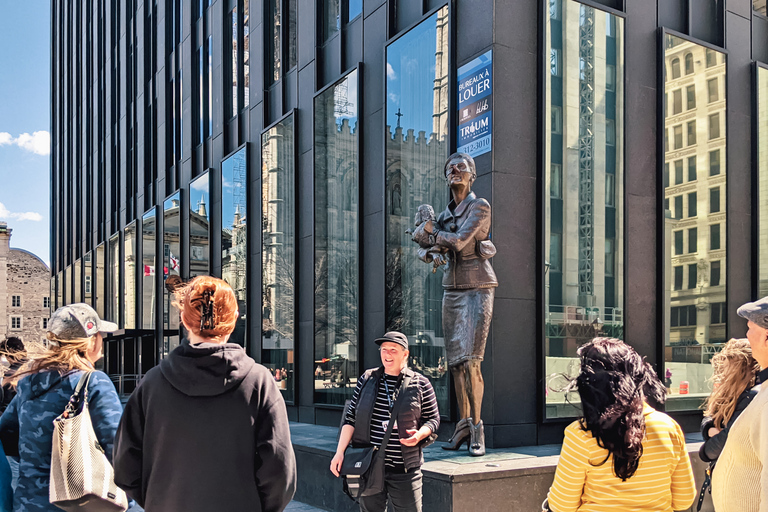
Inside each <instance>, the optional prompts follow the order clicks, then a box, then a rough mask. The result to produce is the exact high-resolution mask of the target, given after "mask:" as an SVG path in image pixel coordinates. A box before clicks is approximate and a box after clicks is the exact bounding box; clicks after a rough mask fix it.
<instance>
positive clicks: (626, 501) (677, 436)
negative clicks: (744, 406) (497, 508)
mask: <svg viewBox="0 0 768 512" xmlns="http://www.w3.org/2000/svg"><path fill="white" fill-rule="evenodd" d="M643 415H644V416H645V429H646V434H645V438H643V455H642V457H641V458H640V464H639V466H638V468H637V471H636V472H635V474H634V475H632V477H631V478H629V479H627V481H626V482H622V481H621V479H620V478H618V477H617V476H616V475H615V474H614V473H613V457H612V456H611V457H610V458H608V460H607V461H606V462H605V464H600V463H601V462H603V461H604V460H605V458H606V456H607V455H608V450H606V449H605V448H600V446H598V444H597V439H595V438H594V437H592V434H591V433H590V432H584V431H583V430H582V429H581V427H580V426H579V422H578V421H575V422H573V423H571V424H570V425H568V427H566V429H565V439H564V440H563V448H562V451H561V452H560V461H559V462H558V464H557V470H556V471H555V480H554V482H552V487H550V489H549V495H548V502H549V507H550V509H551V510H552V511H553V512H576V511H578V512H604V511H611V512H615V511H618V510H621V511H627V512H635V511H637V512H640V511H654V512H672V511H673V510H684V509H687V508H688V507H690V506H691V504H692V503H693V500H694V499H695V498H696V488H695V485H694V481H693V471H692V470H691V461H690V459H689V458H688V453H687V452H686V449H685V437H684V436H683V431H682V429H681V428H680V425H678V424H677V423H676V422H675V421H674V420H673V419H672V418H670V417H669V416H667V415H666V414H664V413H662V412H658V411H656V410H655V409H653V408H652V407H650V406H649V405H647V404H646V405H645V407H644V409H643ZM718 512H719V511H718Z"/></svg>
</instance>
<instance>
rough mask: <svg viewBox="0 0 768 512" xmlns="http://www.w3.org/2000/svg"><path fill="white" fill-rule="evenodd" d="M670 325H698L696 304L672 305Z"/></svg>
mask: <svg viewBox="0 0 768 512" xmlns="http://www.w3.org/2000/svg"><path fill="white" fill-rule="evenodd" d="M669 325H670V327H692V326H695V325H696V306H672V308H671V310H670V316H669Z"/></svg>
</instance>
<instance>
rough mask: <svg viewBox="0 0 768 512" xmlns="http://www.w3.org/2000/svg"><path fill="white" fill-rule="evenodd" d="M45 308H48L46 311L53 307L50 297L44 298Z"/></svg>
mask: <svg viewBox="0 0 768 512" xmlns="http://www.w3.org/2000/svg"><path fill="white" fill-rule="evenodd" d="M43 307H44V308H46V309H47V308H50V307H51V298H50V297H43Z"/></svg>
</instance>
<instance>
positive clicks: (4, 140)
mask: <svg viewBox="0 0 768 512" xmlns="http://www.w3.org/2000/svg"><path fill="white" fill-rule="evenodd" d="M9 144H14V145H16V146H19V147H20V148H21V149H24V150H26V151H30V152H32V153H34V154H36V155H43V156H45V155H49V154H51V134H50V133H48V132H47V131H45V130H42V131H38V132H34V133H33V134H32V135H30V134H28V133H22V134H21V135H19V136H18V137H16V138H13V137H12V136H11V134H10V133H8V132H0V146H6V145H9Z"/></svg>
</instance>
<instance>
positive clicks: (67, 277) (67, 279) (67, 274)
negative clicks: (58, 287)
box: [62, 265, 72, 306]
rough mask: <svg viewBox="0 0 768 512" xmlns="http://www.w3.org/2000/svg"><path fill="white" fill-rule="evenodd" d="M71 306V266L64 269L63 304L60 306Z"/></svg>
mask: <svg viewBox="0 0 768 512" xmlns="http://www.w3.org/2000/svg"><path fill="white" fill-rule="evenodd" d="M67 304H72V265H70V266H68V267H67V268H65V269H64V302H63V304H62V305H64V306H66V305H67Z"/></svg>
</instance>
